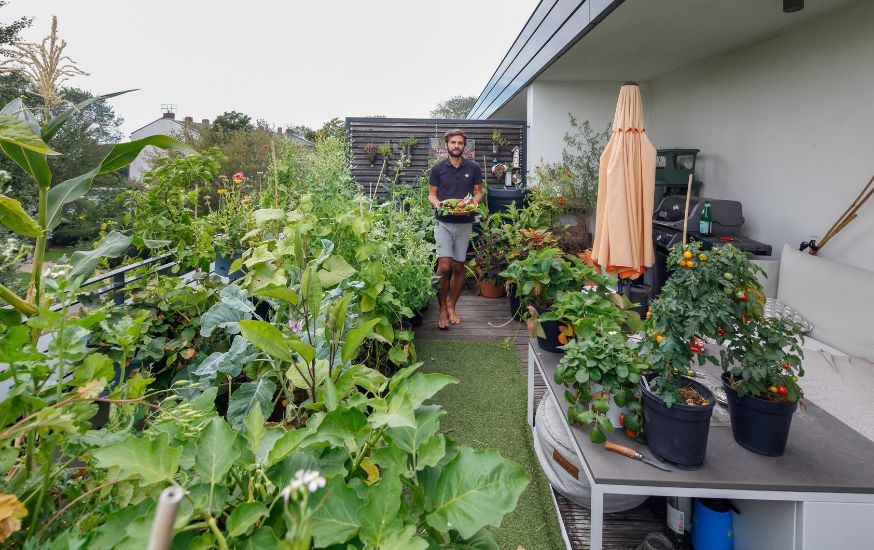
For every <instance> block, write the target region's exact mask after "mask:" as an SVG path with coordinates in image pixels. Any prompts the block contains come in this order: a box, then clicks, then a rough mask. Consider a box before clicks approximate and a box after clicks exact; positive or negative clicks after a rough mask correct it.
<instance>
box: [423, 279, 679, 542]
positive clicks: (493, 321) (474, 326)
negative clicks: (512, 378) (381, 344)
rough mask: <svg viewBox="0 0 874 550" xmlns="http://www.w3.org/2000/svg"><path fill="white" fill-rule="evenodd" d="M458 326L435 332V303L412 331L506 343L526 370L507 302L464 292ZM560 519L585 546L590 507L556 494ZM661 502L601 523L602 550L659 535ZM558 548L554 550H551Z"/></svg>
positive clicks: (522, 335) (520, 328)
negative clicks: (654, 533)
mask: <svg viewBox="0 0 874 550" xmlns="http://www.w3.org/2000/svg"><path fill="white" fill-rule="evenodd" d="M456 310H457V312H458V315H459V317H461V324H460V325H455V326H451V327H450V328H449V329H448V330H440V329H438V328H437V314H438V308H437V302H436V300H435V301H433V302H432V303H431V306H430V307H429V308H428V310H427V312H426V313H425V318H424V320H423V322H422V325H421V326H419V327H417V328H416V339H417V340H442V341H459V340H460V341H480V342H495V343H502V342H506V343H507V344H509V345H513V346H515V348H516V350H517V352H518V354H519V359H520V360H521V362H522V368H523V369H524V370H525V372H526V373H527V372H528V331H527V329H526V327H525V324H524V323H520V322H518V321H512V320H511V319H510V306H509V303H508V300H507V299H506V298H500V299H492V298H483V297H481V296H476V295H474V293H473V292H472V291H469V290H465V292H464V294H462V296H461V299H460V300H459V301H458V306H457V308H456ZM535 376H536V378H535V383H534V394H535V401H536V402H537V403H539V402H540V399H541V398H542V396H543V393H544V392H545V391H546V385H545V384H544V381H543V379H542V378H540V375H539V373H538V374H536V375H535ZM555 496H556V501H557V502H558V508H559V512H560V516H561V517H560V520H561V521H562V523H563V524H564V526H565V529H566V530H567V533H568V538H569V539H570V541H571V547H572V548H573V549H574V550H584V549H588V548H589V509H588V508H583V507H581V506H577V505H576V504H574V503H573V502H571V501H569V500H567V499H566V498H564V497H563V496H561V495H560V494H558V493H555ZM664 526H665V499H664V498H656V497H653V498H650V499H649V500H647V501H646V502H645V503H644V504H642V505H641V506H639V507H637V508H635V509H634V510H629V511H627V512H622V513H618V514H610V515H608V516H607V517H606V521H605V525H604V548H606V549H610V550H620V549H621V550H625V549H629V548H637V545H638V544H640V542H641V541H642V540H643V537H644V535H646V533H649V532H650V531H664ZM556 550H558V549H556Z"/></svg>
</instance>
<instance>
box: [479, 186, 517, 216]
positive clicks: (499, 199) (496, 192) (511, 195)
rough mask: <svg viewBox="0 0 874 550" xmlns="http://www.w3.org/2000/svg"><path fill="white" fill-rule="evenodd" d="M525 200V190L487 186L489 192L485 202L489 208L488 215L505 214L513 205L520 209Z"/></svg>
mask: <svg viewBox="0 0 874 550" xmlns="http://www.w3.org/2000/svg"><path fill="white" fill-rule="evenodd" d="M524 200H525V189H524V188H521V187H503V186H491V185H490V186H489V192H488V195H487V196H486V202H487V203H488V207H489V214H494V213H495V212H505V211H506V210H507V209H508V208H509V207H510V205H511V204H515V205H516V208H522V206H523V203H524Z"/></svg>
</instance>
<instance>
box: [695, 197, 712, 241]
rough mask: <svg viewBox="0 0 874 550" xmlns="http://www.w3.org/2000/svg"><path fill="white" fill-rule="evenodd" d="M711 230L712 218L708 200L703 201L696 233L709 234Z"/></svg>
mask: <svg viewBox="0 0 874 550" xmlns="http://www.w3.org/2000/svg"><path fill="white" fill-rule="evenodd" d="M712 232H713V218H712V215H711V214H710V202H709V201H704V210H702V211H701V222H700V223H699V224H698V233H701V234H702V235H710V234H711V233H712Z"/></svg>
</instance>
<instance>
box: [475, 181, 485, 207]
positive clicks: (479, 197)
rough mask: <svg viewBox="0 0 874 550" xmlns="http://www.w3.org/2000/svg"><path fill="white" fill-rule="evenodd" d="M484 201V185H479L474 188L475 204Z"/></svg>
mask: <svg viewBox="0 0 874 550" xmlns="http://www.w3.org/2000/svg"><path fill="white" fill-rule="evenodd" d="M482 201H483V184H481V183H477V184H474V186H473V202H475V203H477V204H479V203H481V202H482Z"/></svg>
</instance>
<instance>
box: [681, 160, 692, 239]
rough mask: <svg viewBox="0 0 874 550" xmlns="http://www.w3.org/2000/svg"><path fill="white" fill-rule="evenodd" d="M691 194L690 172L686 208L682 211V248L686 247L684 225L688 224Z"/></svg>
mask: <svg viewBox="0 0 874 550" xmlns="http://www.w3.org/2000/svg"><path fill="white" fill-rule="evenodd" d="M691 195H692V174H689V185H687V186H686V210H685V211H684V212H683V248H684V249H685V248H686V226H687V225H688V224H689V197H690V196H691Z"/></svg>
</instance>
